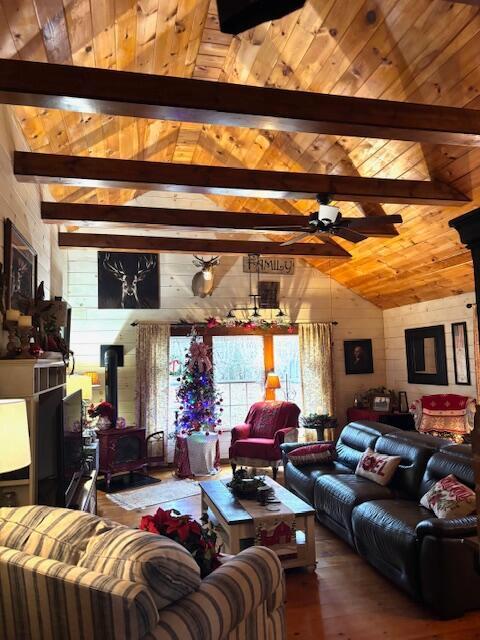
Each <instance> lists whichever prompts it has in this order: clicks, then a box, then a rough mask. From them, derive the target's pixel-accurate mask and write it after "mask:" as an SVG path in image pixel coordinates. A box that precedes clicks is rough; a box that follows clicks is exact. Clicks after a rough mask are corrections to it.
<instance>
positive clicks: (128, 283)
mask: <svg viewBox="0 0 480 640" xmlns="http://www.w3.org/2000/svg"><path fill="white" fill-rule="evenodd" d="M156 266H157V259H156V258H155V257H154V256H148V257H147V256H142V257H141V258H139V259H138V260H137V268H136V270H135V272H134V273H127V272H126V271H125V267H124V266H123V263H122V261H121V260H115V261H114V260H112V258H111V255H110V254H109V253H107V254H106V255H105V258H104V260H103V267H104V269H105V270H106V271H108V272H109V273H111V274H112V275H113V276H114V277H115V278H116V279H117V280H119V281H120V282H121V283H122V301H121V305H120V306H121V307H122V309H125V303H126V302H127V301H132V300H133V301H134V302H135V305H136V307H137V308H139V307H141V304H140V299H139V296H138V287H137V285H138V283H139V282H142V280H145V278H146V277H147V275H148V274H149V273H150V272H151V271H153V270H154V269H155V267H156Z"/></svg>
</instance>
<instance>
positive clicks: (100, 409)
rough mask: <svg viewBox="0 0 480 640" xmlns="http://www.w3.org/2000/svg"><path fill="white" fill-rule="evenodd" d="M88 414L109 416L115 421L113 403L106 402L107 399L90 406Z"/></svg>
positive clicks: (95, 416)
mask: <svg viewBox="0 0 480 640" xmlns="http://www.w3.org/2000/svg"><path fill="white" fill-rule="evenodd" d="M88 415H89V416H90V418H97V417H102V418H108V419H109V420H110V422H113V418H114V411H113V405H112V404H111V403H110V402H106V401H105V400H104V401H103V402H99V403H98V404H96V405H94V404H91V405H90V406H89V407H88Z"/></svg>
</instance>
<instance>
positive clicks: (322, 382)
mask: <svg viewBox="0 0 480 640" xmlns="http://www.w3.org/2000/svg"><path fill="white" fill-rule="evenodd" d="M298 340H299V348H300V372H301V378H302V395H303V413H304V415H308V414H309V413H320V414H328V415H334V410H335V408H334V390H333V346H332V325H331V324H330V323H327V322H313V323H310V324H300V325H299V326H298Z"/></svg>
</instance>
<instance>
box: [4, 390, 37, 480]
mask: <svg viewBox="0 0 480 640" xmlns="http://www.w3.org/2000/svg"><path fill="white" fill-rule="evenodd" d="M0 452H1V453H0V473H7V472H8V471H16V470H17V469H23V467H28V465H29V464H30V463H31V462H32V457H31V453H30V437H29V434H28V419H27V405H26V404H25V400H0Z"/></svg>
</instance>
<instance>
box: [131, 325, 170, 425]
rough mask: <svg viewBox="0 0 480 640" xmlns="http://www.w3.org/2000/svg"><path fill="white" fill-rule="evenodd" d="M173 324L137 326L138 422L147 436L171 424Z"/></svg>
mask: <svg viewBox="0 0 480 640" xmlns="http://www.w3.org/2000/svg"><path fill="white" fill-rule="evenodd" d="M169 348H170V325H168V324H158V323H157V324H153V323H152V324H148V323H140V324H138V325H137V349H136V361H137V383H136V415H137V425H138V426H141V427H145V429H146V433H147V436H148V435H150V434H151V433H154V432H155V431H165V433H167V426H168V362H169Z"/></svg>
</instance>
